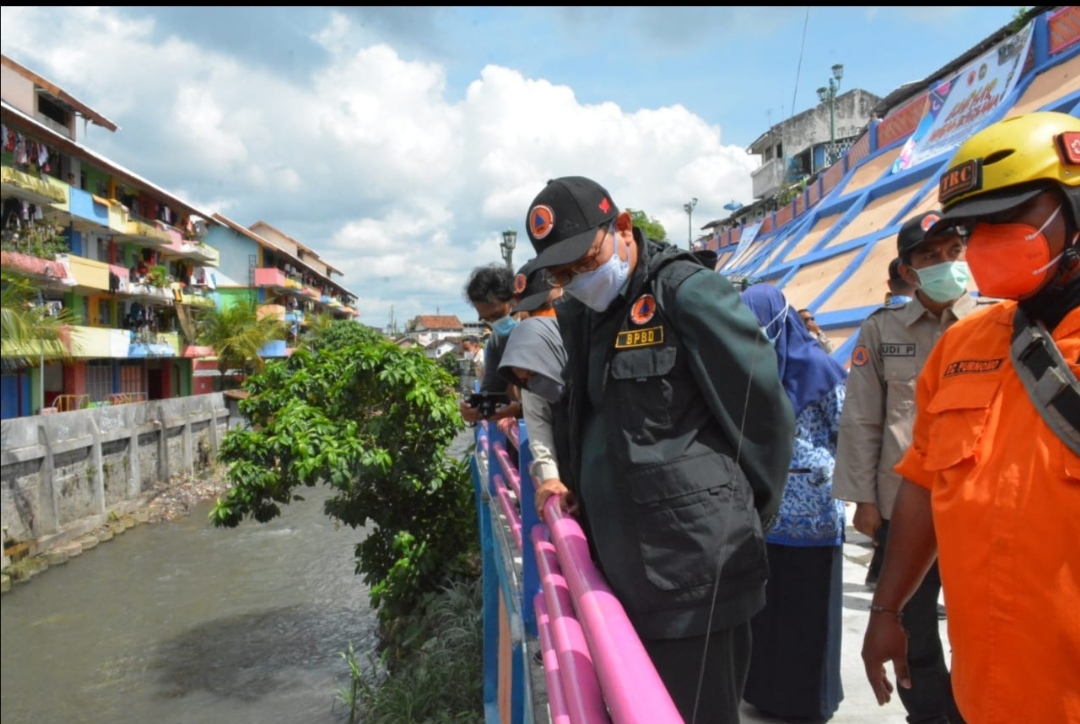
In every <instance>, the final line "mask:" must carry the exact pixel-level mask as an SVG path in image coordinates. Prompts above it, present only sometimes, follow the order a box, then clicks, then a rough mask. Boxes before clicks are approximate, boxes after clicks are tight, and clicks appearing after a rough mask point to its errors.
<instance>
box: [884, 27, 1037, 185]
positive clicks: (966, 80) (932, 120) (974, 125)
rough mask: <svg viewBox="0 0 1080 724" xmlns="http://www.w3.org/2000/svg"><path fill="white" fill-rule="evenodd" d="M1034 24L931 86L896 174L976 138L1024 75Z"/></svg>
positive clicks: (896, 163)
mask: <svg viewBox="0 0 1080 724" xmlns="http://www.w3.org/2000/svg"><path fill="white" fill-rule="evenodd" d="M1032 25H1033V24H1032V23H1028V25H1027V27H1025V28H1024V29H1023V30H1021V31H1020V32H1019V33H1017V34H1016V35H1013V36H1011V37H1010V38H1008V39H1007V40H1003V41H1002V42H1001V43H999V44H998V45H996V46H994V47H993V48H991V49H990V50H988V51H987V52H985V53H984V54H983V55H981V56H980V57H978V58H977V59H975V60H973V61H972V62H971V63H969V64H968V65H967V66H965V67H964V68H963V69H962V70H961V71H960V72H959V73H957V74H956V75H955V76H953V77H952V78H949V79H947V80H945V81H942V82H941V83H938V84H937V85H935V86H933V87H932V88H931V89H930V93H929V95H928V96H927V99H926V108H925V109H924V111H923V117H922V120H921V121H920V122H919V125H918V127H917V128H916V129H915V132H914V133H913V134H911V138H909V139H908V140H907V143H905V144H904V148H903V150H902V151H901V152H900V157H899V158H897V159H896V162H895V163H894V164H893V167H892V173H896V172H898V171H903V170H904V169H907V168H911V167H912V166H916V165H918V164H920V163H922V162H923V161H926V160H928V159H931V158H934V157H936V156H940V155H941V154H943V153H947V152H949V151H952V150H953V149H955V148H956V147H957V146H959V145H960V144H961V143H963V142H964V141H966V140H967V139H968V138H969V137H971V136H972V135H973V134H974V133H975V131H976V130H977V129H978V128H980V127H981V125H982V123H983V122H984V121H985V120H986V118H987V117H988V116H989V115H990V114H991V113H993V111H994V109H996V108H997V107H998V106H999V105H1000V104H1001V101H1002V99H1004V98H1005V96H1007V95H1008V94H1009V93H1010V92H1012V89H1013V88H1014V87H1015V86H1016V82H1017V80H1019V78H1020V71H1021V69H1022V68H1023V64H1024V59H1025V58H1026V57H1027V54H1028V48H1029V47H1030V45H1031V29H1032Z"/></svg>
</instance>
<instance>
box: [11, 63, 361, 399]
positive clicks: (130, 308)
mask: <svg viewBox="0 0 1080 724" xmlns="http://www.w3.org/2000/svg"><path fill="white" fill-rule="evenodd" d="M0 80H2V88H3V98H2V101H0V121H2V126H3V127H2V139H0V174H2V178H0V201H2V208H3V219H2V224H0V227H2V228H0V230H2V258H0V266H3V267H4V268H5V269H8V270H12V271H14V272H18V273H20V274H23V275H26V276H28V277H30V278H31V279H33V280H34V281H35V282H36V284H37V287H38V300H37V303H39V304H41V305H44V306H45V307H46V308H47V309H49V310H58V309H66V310H69V311H70V312H72V313H74V315H75V316H76V319H77V321H78V322H79V323H78V324H75V325H73V326H72V327H71V328H70V330H69V334H68V335H67V337H68V346H69V349H70V353H71V358H72V360H71V361H69V362H66V363H61V362H53V361H49V360H43V361H42V363H41V364H38V365H33V366H29V367H24V368H19V369H10V368H8V367H7V366H5V369H3V371H2V373H0V418H5V419H6V418H9V417H19V416H24V415H33V414H38V413H39V412H63V411H67V410H72V409H80V408H83V407H87V406H90V405H105V404H121V403H125V402H140V401H147V400H155V399H165V398H171V397H180V396H185V395H192V394H202V393H205V392H210V391H212V390H213V389H214V377H215V376H216V375H217V374H218V370H217V364H216V360H215V359H214V357H213V354H214V353H213V350H212V349H210V348H208V347H200V346H198V344H197V340H196V325H195V319H196V317H197V315H198V312H199V310H200V309H205V308H207V307H213V306H214V305H215V304H218V303H221V304H225V305H227V304H230V303H231V301H232V300H233V299H235V298H237V297H239V296H241V295H246V296H248V297H249V298H252V299H254V300H255V301H257V302H258V303H259V304H260V305H264V306H262V307H261V310H263V311H262V313H264V314H275V315H280V318H281V319H283V320H285V321H288V322H291V323H293V325H294V330H296V329H298V328H299V326H300V325H302V324H303V322H304V315H305V314H312V313H319V312H323V311H326V312H329V313H332V314H333V315H334V316H335V317H337V318H355V317H357V316H359V312H357V311H356V309H355V306H354V305H355V295H353V294H351V293H350V292H349V291H348V290H346V289H345V288H344V287H342V286H341V285H340V284H339V283H337V282H336V281H334V280H332V279H331V276H332V275H334V274H337V275H339V276H340V272H339V271H338V270H337V269H334V268H333V267H331V266H330V265H329V264H327V263H325V262H323V261H322V260H320V259H319V257H318V255H317V254H315V253H314V252H313V251H312V250H310V249H309V248H307V247H305V246H304V245H302V244H300V243H299V242H296V241H294V240H292V239H290V238H289V237H287V236H286V235H285V234H282V233H281V232H279V231H277V230H276V229H273V227H270V226H269V225H268V224H265V223H264V222H259V224H256V225H255V226H254V227H252V229H254V230H252V229H247V228H245V227H243V226H241V225H239V224H237V223H235V222H233V221H230V220H229V219H227V218H225V217H224V216H221V215H220V214H216V213H212V212H209V211H205V210H203V209H200V208H197V207H195V206H193V205H192V204H190V203H188V202H186V201H184V200H183V199H180V198H178V197H177V196H175V195H174V194H171V193H169V192H168V191H166V190H164V189H162V188H160V187H159V186H157V185H155V184H153V183H152V182H150V181H148V180H146V179H144V178H142V177H141V176H139V175H138V174H136V173H135V172H133V171H131V170H128V169H126V168H124V167H122V166H120V165H119V164H117V163H114V162H113V161H110V160H109V159H107V158H105V157H103V156H102V155H101V154H99V153H97V152H95V151H93V150H91V149H90V148H88V147H86V146H84V145H82V144H81V143H80V142H79V137H78V133H77V130H78V126H79V123H78V121H79V120H82V121H83V123H84V124H94V125H95V126H98V127H100V128H104V129H106V130H108V131H110V132H115V131H116V128H117V126H116V124H115V123H113V122H112V121H110V120H109V119H108V118H106V117H105V116H104V115H102V114H101V113H99V112H97V111H95V110H94V109H92V108H90V107H89V106H87V105H86V104H85V103H83V102H81V101H79V100H78V99H76V98H74V97H72V96H71V95H70V94H68V93H67V92H65V91H63V90H62V89H61V88H59V87H58V86H56V85H55V84H54V83H52V82H50V81H48V80H46V79H44V78H42V77H41V76H39V75H37V74H36V73H34V72H33V71H31V70H29V69H27V68H25V67H24V66H22V65H20V64H19V63H17V62H15V61H14V60H12V59H10V58H8V57H6V56H0ZM264 352H265V353H266V356H284V355H286V354H288V341H287V340H283V341H281V342H280V344H276V345H272V346H271V348H268V349H265V350H264Z"/></svg>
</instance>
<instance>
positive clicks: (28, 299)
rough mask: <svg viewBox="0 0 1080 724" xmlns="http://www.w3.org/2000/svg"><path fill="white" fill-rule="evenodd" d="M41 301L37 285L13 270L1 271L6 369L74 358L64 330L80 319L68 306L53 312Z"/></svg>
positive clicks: (0, 328)
mask: <svg viewBox="0 0 1080 724" xmlns="http://www.w3.org/2000/svg"><path fill="white" fill-rule="evenodd" d="M37 301H38V290H37V285H36V284H35V283H34V282H33V281H32V280H31V279H29V278H27V277H26V276H23V275H21V274H17V273H15V272H12V271H10V270H7V269H5V270H3V271H2V272H0V337H2V338H3V340H4V343H3V347H2V350H3V354H2V360H3V367H4V368H5V369H10V368H18V367H27V366H30V365H34V364H37V363H38V362H40V361H41V358H42V356H44V358H45V359H47V360H62V361H66V360H69V359H71V353H70V351H69V349H68V345H67V344H66V343H65V332H66V330H67V328H68V327H69V326H70V325H73V324H77V323H78V320H77V319H76V317H75V315H74V314H73V313H72V312H71V310H69V309H62V310H60V312H59V313H57V314H52V315H50V314H49V313H47V311H46V308H45V307H44V306H42V305H40V304H37Z"/></svg>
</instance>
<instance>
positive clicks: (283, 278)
mask: <svg viewBox="0 0 1080 724" xmlns="http://www.w3.org/2000/svg"><path fill="white" fill-rule="evenodd" d="M255 286H257V287H266V288H267V289H277V290H281V291H292V292H299V291H300V290H301V289H303V285H301V284H300V282H298V281H296V280H295V279H290V278H289V277H288V276H287V275H286V274H285V272H283V271H282V270H280V269H277V268H275V267H261V268H259V269H256V270H255Z"/></svg>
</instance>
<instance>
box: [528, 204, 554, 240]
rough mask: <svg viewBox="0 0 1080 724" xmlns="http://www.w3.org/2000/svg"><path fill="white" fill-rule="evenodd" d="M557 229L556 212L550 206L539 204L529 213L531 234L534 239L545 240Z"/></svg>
mask: <svg viewBox="0 0 1080 724" xmlns="http://www.w3.org/2000/svg"><path fill="white" fill-rule="evenodd" d="M554 228H555V212H554V211H552V210H551V207H550V206H545V205H543V204H539V205H537V206H534V207H533V208H532V211H530V212H529V233H530V234H532V238H534V239H537V240H539V239H543V238H544V237H545V236H547V235H548V234H550V233H551V230H552V229H554Z"/></svg>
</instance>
